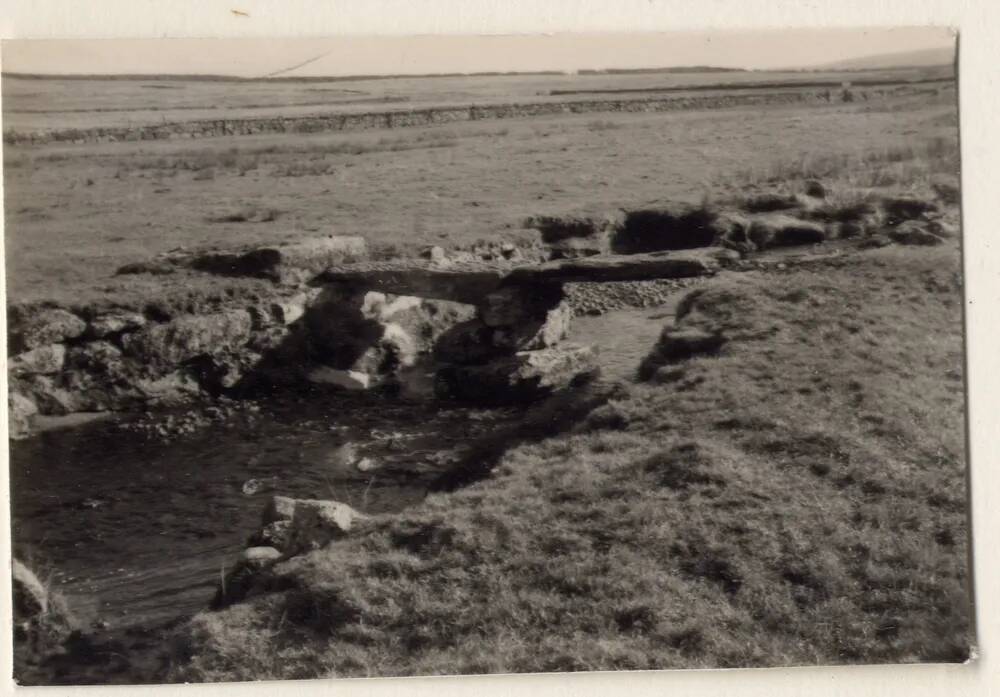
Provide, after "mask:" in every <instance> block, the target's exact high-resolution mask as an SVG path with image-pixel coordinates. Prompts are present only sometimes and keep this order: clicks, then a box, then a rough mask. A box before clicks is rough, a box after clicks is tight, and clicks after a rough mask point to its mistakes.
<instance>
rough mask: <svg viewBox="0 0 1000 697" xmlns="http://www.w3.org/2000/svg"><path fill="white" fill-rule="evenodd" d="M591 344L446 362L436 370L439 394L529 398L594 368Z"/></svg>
mask: <svg viewBox="0 0 1000 697" xmlns="http://www.w3.org/2000/svg"><path fill="white" fill-rule="evenodd" d="M597 369H598V368H597V360H596V355H595V353H594V350H593V348H591V347H589V346H579V345H572V344H563V345H561V346H559V347H557V348H549V349H542V350H539V351H520V352H518V353H515V354H513V355H511V356H504V357H501V358H498V359H496V360H494V361H492V362H490V363H487V364H486V365H471V366H470V365H447V366H443V367H442V368H441V369H440V370H438V373H437V381H436V384H435V390H436V392H437V394H438V395H439V396H440V397H443V398H452V399H459V400H463V401H470V402H479V403H485V404H504V403H521V402H529V401H533V400H537V399H541V398H543V397H546V396H548V395H550V394H552V393H553V392H555V391H556V390H560V389H563V388H566V387H570V386H572V385H574V384H577V383H579V382H580V381H582V380H584V379H586V378H589V377H591V376H593V375H594V374H596V372H597Z"/></svg>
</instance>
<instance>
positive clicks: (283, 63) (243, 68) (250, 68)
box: [2, 28, 954, 77]
mask: <svg viewBox="0 0 1000 697" xmlns="http://www.w3.org/2000/svg"><path fill="white" fill-rule="evenodd" d="M953 45H954V37H953V35H952V33H951V32H950V30H948V29H943V28H896V29H808V30H790V29H782V30H773V31H739V32H736V31H728V32H684V33H649V34H557V35H550V36H544V35H538V36H414V37H369V38H363V37H357V38H330V39H314V38H309V39H141V40H124V39H110V40H80V39H73V40H36V41H26V40H20V41H4V42H3V45H2V67H3V70H4V71H5V72H25V73H62V74H66V73H139V74H158V73H159V74H161V73H181V74H193V73H195V74H219V75H237V76H243V77H260V76H264V75H269V74H272V73H276V72H279V71H282V73H281V74H283V75H289V76H310V75H330V76H335V75H357V74H365V75H373V74H418V73H445V72H462V73H468V72H482V71H530V70H575V69H580V68H642V67H668V66H672V65H713V66H723V67H738V68H759V69H767V68H783V67H809V66H814V65H819V64H823V63H829V62H833V61H838V60H843V59H848V58H856V57H861V56H868V55H876V54H883V53H894V52H902V51H914V50H921V49H931V48H946V47H951V46H953ZM303 63H304V64H303ZM294 66H299V67H295V68H294V69H291V70H289V68H293V67H294Z"/></svg>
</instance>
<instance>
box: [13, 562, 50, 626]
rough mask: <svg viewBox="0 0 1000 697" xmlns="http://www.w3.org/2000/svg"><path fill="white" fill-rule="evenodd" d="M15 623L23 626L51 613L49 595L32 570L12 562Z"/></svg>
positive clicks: (19, 563)
mask: <svg viewBox="0 0 1000 697" xmlns="http://www.w3.org/2000/svg"><path fill="white" fill-rule="evenodd" d="M12 566H13V568H12V571H13V582H14V588H13V596H14V597H13V602H14V604H13V611H14V622H15V623H17V624H23V623H25V622H31V621H32V620H35V619H37V618H38V617H39V616H40V615H44V614H45V613H47V612H48V611H49V594H48V591H46V590H45V586H43V585H42V582H41V581H39V580H38V577H37V576H36V575H35V574H34V572H33V571H31V569H29V568H28V567H27V566H25V565H24V564H22V563H21V562H20V561H18V560H17V559H13V560H12Z"/></svg>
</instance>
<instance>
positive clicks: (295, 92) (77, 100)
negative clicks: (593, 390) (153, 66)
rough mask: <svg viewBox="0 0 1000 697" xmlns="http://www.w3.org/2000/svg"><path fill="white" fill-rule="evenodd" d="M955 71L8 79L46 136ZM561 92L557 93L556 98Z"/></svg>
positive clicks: (11, 96) (904, 78)
mask: <svg viewBox="0 0 1000 697" xmlns="http://www.w3.org/2000/svg"><path fill="white" fill-rule="evenodd" d="M950 77H951V69H950V68H946V67H945V68H915V69H909V70H905V69H904V70H873V71H862V72H825V73H811V72H807V73H802V72H785V73H783V72H772V71H768V72H757V71H750V72H740V71H734V72H724V73H685V74H668V73H647V74H631V75H629V74H625V75H621V74H619V75H562V74H552V75H507V76H491V77H469V76H454V77H414V78H407V77H396V78H385V79H375V80H364V79H361V80H353V79H352V80H331V81H328V82H324V81H322V80H305V81H299V80H256V81H255V80H241V81H233V80H227V81H217V80H184V79H167V80H160V79H155V78H150V79H149V80H142V79H128V80H106V79H101V80H87V79H43V80H39V79H30V78H23V77H17V76H10V75H5V76H4V77H3V94H4V129H5V130H6V129H15V130H30V131H34V130H47V129H60V128H92V127H109V126H115V125H133V124H142V123H158V122H161V121H186V120H191V119H203V118H207V119H211V118H221V117H223V116H224V117H226V118H241V117H264V116H275V115H278V116H295V115H304V114H312V113H317V112H329V111H335V112H340V111H344V112H352V111H354V112H356V111H376V110H382V109H411V108H420V107H428V106H443V105H454V104H481V105H482V104H497V103H505V102H525V101H532V102H533V101H539V100H542V101H549V100H550V101H565V100H567V99H571V98H572V96H571V95H566V94H563V95H561V96H560V95H559V94H558V93H560V92H562V93H566V92H570V93H579V92H583V93H588V92H590V93H594V92H596V93H601V92H602V91H604V90H614V91H617V92H621V91H622V90H625V91H632V90H635V92H634V94H640V93H642V92H645V91H648V90H657V89H671V90H674V89H684V88H687V87H690V88H694V89H699V90H704V89H717V87H716V86H718V85H720V84H726V85H741V84H746V85H747V86H748V88H750V87H751V86H757V87H760V86H762V85H767V86H771V87H772V88H776V87H779V86H780V87H794V86H796V85H801V84H806V83H815V82H817V81H824V82H827V83H829V84H831V85H832V86H833V87H834V88H835V87H837V86H839V85H840V83H842V82H844V81H848V82H850V81H854V82H857V83H864V82H880V81H886V80H891V81H901V82H910V81H921V80H935V79H941V78H950ZM553 93H556V94H553Z"/></svg>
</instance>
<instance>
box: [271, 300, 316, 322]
mask: <svg viewBox="0 0 1000 697" xmlns="http://www.w3.org/2000/svg"><path fill="white" fill-rule="evenodd" d="M315 297H316V293H315V292H308V293H298V294H296V295H293V296H292V297H290V298H286V299H284V300H281V301H279V302H275V303H273V304H272V305H271V315H272V316H273V317H274V318H275V320H276V321H277V322H279V323H280V324H283V325H285V326H288V325H289V324H292V323H294V322H297V321H299V320H300V319H302V317H303V316H304V315H305V314H306V310H307V309H308V307H309V303H310V302H312V301H313V300H315Z"/></svg>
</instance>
